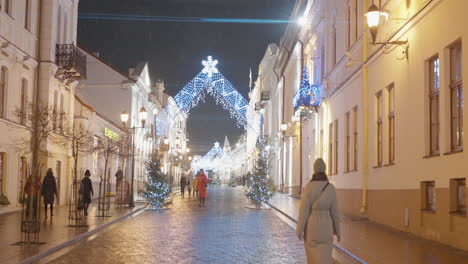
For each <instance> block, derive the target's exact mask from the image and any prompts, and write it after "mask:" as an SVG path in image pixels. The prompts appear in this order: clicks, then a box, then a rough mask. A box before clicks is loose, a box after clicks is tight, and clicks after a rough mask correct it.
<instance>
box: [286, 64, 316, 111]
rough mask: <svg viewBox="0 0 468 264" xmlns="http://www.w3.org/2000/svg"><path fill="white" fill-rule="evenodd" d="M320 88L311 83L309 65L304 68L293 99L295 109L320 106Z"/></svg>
mask: <svg viewBox="0 0 468 264" xmlns="http://www.w3.org/2000/svg"><path fill="white" fill-rule="evenodd" d="M320 102H321V99H320V89H319V88H318V86H316V85H311V84H310V80H309V72H308V71H307V67H304V69H303V70H302V81H301V85H300V86H299V90H298V91H297V92H296V94H295V96H294V99H293V106H294V111H297V110H298V109H299V108H313V107H318V106H320Z"/></svg>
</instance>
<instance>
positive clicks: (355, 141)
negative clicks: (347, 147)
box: [353, 106, 358, 171]
mask: <svg viewBox="0 0 468 264" xmlns="http://www.w3.org/2000/svg"><path fill="white" fill-rule="evenodd" d="M357 127H358V126H357V106H355V107H354V108H353V171H357V168H358V163H357V155H358V131H357Z"/></svg>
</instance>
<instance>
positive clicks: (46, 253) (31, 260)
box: [19, 206, 146, 264]
mask: <svg viewBox="0 0 468 264" xmlns="http://www.w3.org/2000/svg"><path fill="white" fill-rule="evenodd" d="M145 208H146V206H142V207H140V208H138V209H135V210H133V211H131V212H129V213H128V214H125V215H122V216H120V217H118V218H116V219H114V220H112V221H110V222H108V223H105V224H103V225H100V226H98V227H96V228H95V229H93V230H90V231H88V232H85V233H83V234H80V235H78V236H76V237H74V238H72V239H70V240H68V241H66V242H64V243H62V244H59V245H57V246H54V247H52V248H49V249H46V250H44V251H42V252H40V253H38V254H36V255H34V256H32V257H29V258H27V259H25V260H22V261H21V262H19V263H20V264H29V263H35V262H37V261H39V260H41V259H42V258H45V257H47V256H49V255H52V254H54V253H56V252H57V251H59V250H61V249H64V248H66V247H69V246H72V245H73V244H76V243H78V242H79V241H81V240H83V239H85V238H87V237H90V236H92V235H94V234H96V233H98V232H100V231H102V230H104V229H105V228H107V227H109V226H111V225H114V224H116V223H118V222H120V221H123V220H125V219H127V218H129V217H131V216H132V215H134V214H136V213H139V212H141V211H142V210H143V209H145Z"/></svg>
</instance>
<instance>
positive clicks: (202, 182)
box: [197, 169, 208, 207]
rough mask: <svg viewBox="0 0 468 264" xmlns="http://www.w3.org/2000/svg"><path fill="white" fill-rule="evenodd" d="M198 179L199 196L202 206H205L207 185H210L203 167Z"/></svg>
mask: <svg viewBox="0 0 468 264" xmlns="http://www.w3.org/2000/svg"><path fill="white" fill-rule="evenodd" d="M197 179H198V197H199V198H200V204H199V206H200V207H202V206H203V207H205V198H206V187H208V177H206V175H205V172H204V171H203V169H201V170H200V174H199V175H198V177H197Z"/></svg>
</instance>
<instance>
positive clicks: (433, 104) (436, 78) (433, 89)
mask: <svg viewBox="0 0 468 264" xmlns="http://www.w3.org/2000/svg"><path fill="white" fill-rule="evenodd" d="M439 100H440V61H439V57H437V56H436V57H434V58H432V59H430V60H429V146H430V147H429V152H430V153H429V154H430V155H437V154H439V131H440V119H439V108H440V104H439Z"/></svg>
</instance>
